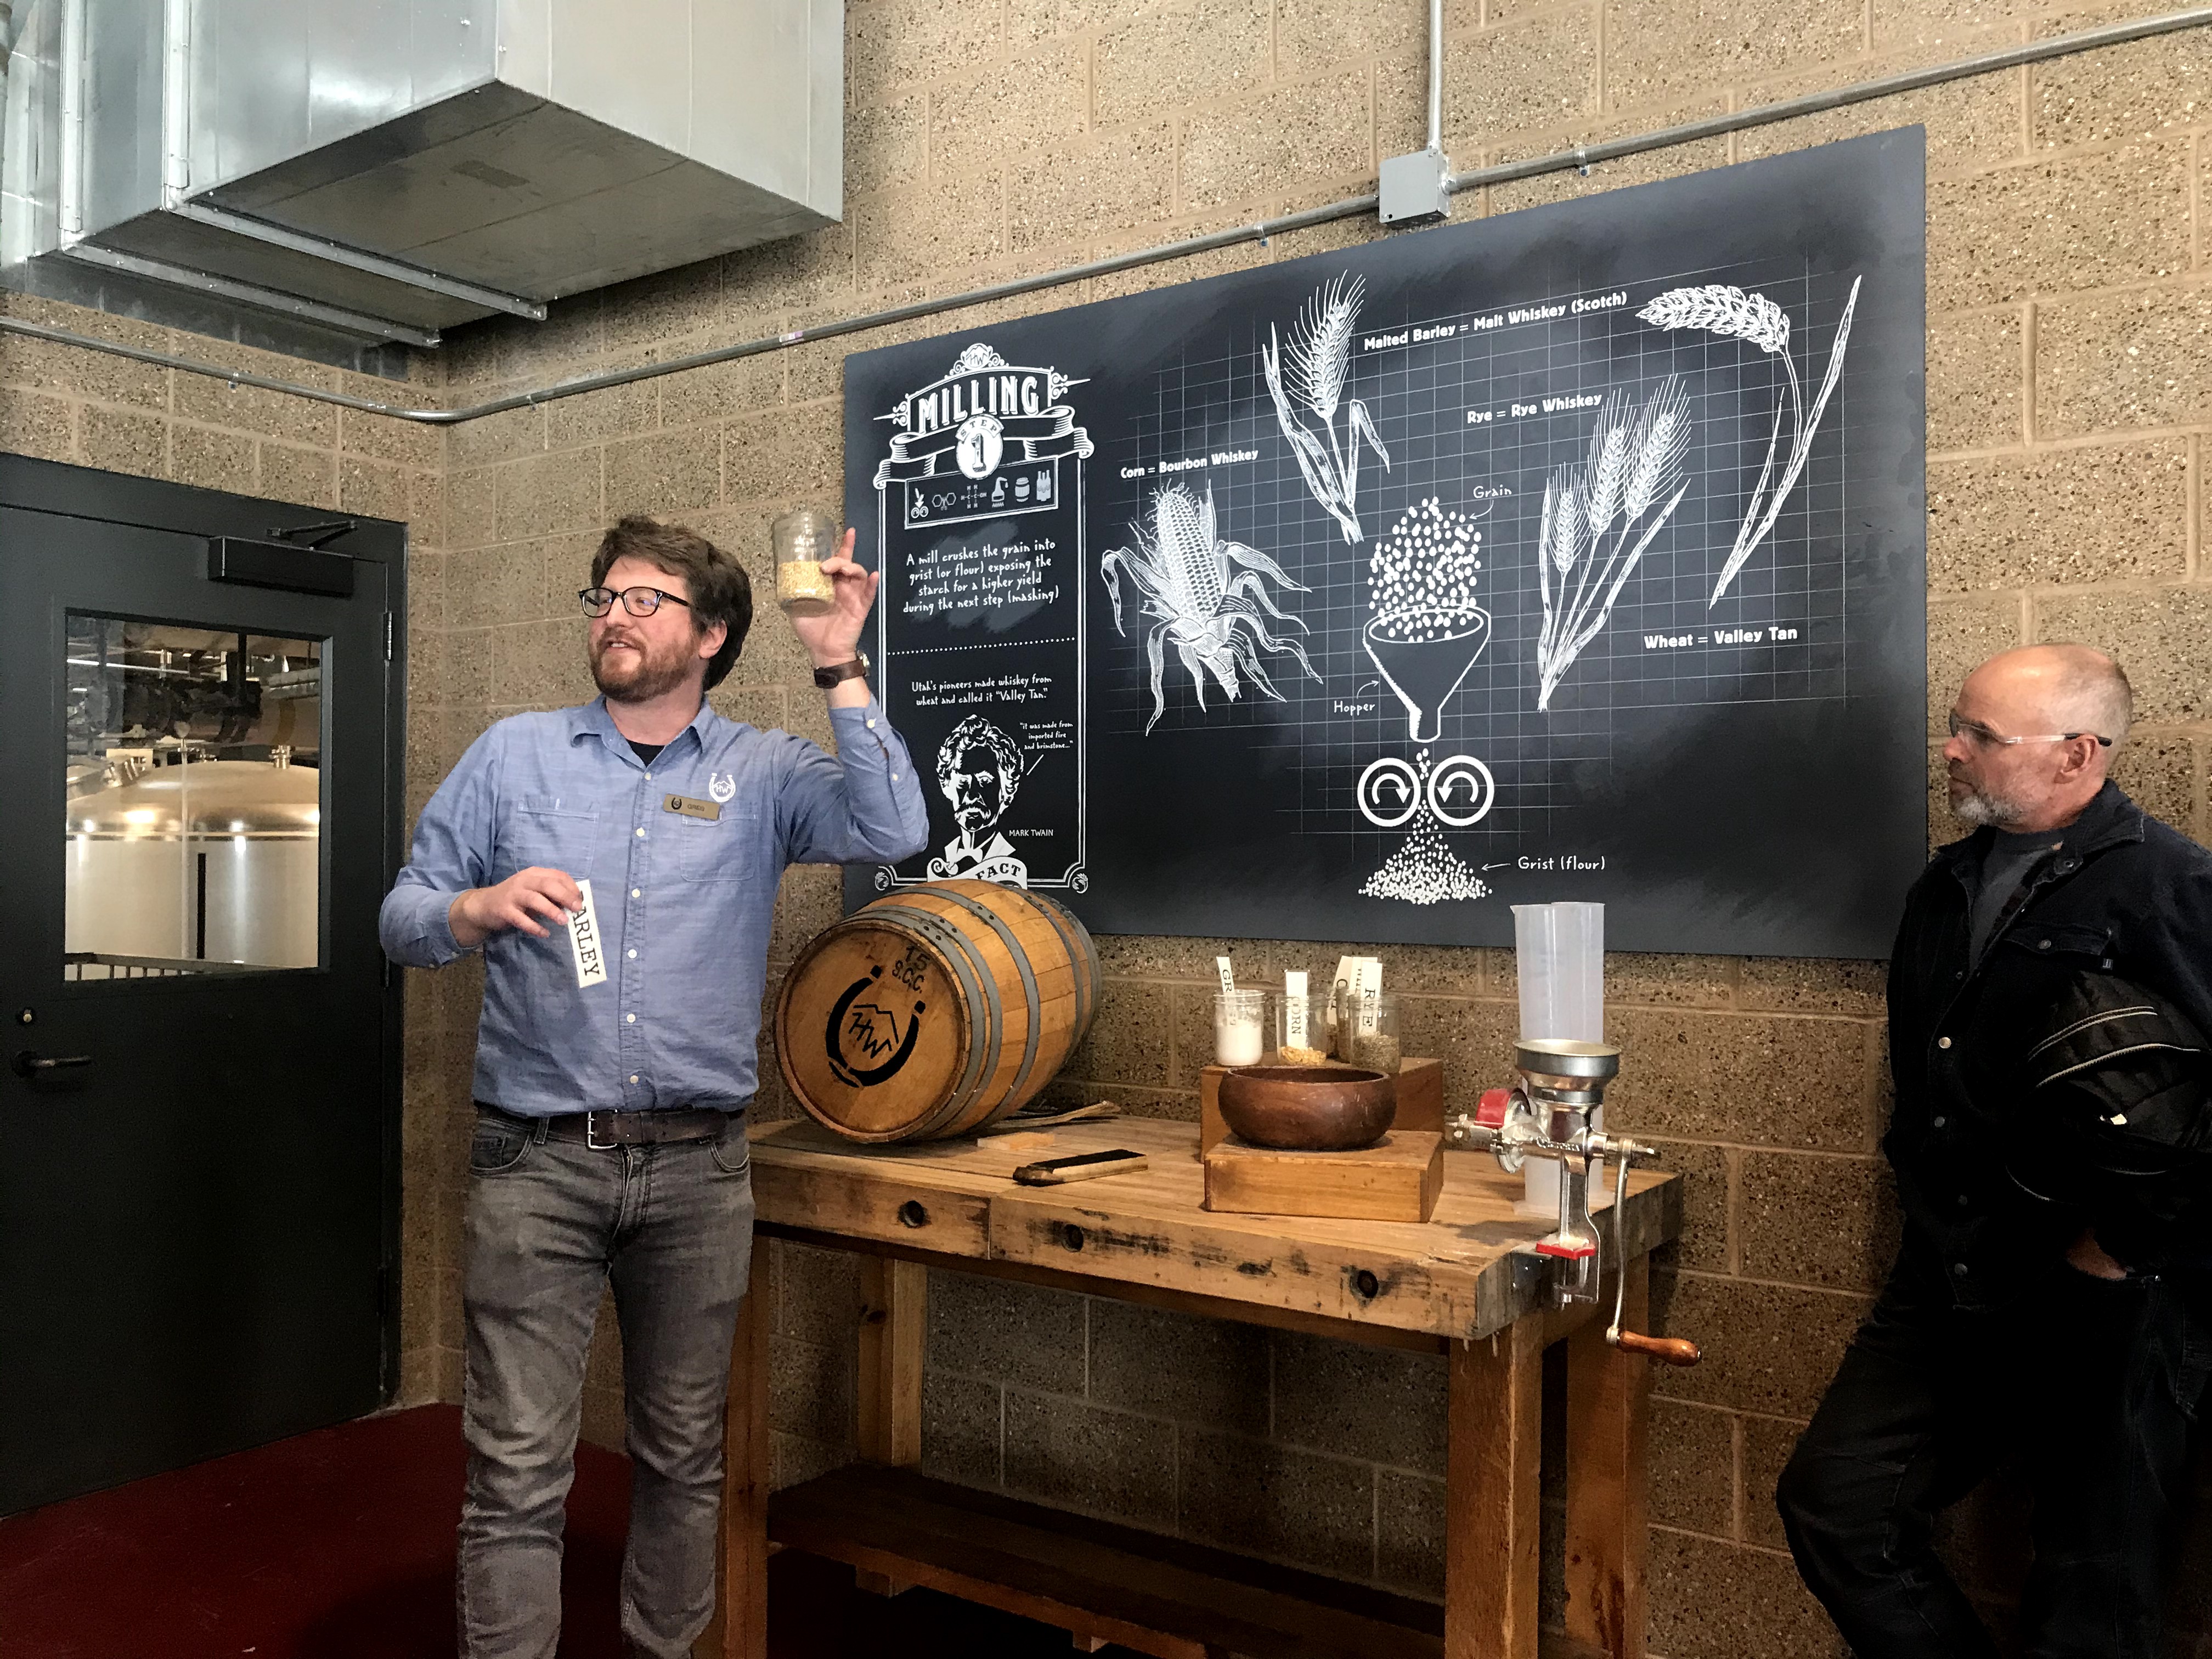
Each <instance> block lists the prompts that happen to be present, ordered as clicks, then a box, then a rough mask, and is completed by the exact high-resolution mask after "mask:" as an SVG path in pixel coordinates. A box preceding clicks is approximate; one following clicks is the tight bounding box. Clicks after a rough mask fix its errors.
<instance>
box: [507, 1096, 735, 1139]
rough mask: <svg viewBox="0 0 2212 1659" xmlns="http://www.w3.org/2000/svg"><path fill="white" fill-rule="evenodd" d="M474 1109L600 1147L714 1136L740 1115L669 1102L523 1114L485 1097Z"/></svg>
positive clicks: (556, 1136)
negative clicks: (648, 1108) (641, 1108)
mask: <svg viewBox="0 0 2212 1659" xmlns="http://www.w3.org/2000/svg"><path fill="white" fill-rule="evenodd" d="M477 1110H478V1111H480V1112H482V1113H483V1114H484V1115H486V1116H488V1117H495V1118H497V1119H498V1120H499V1121H501V1122H502V1123H511V1124H513V1126H514V1127H516V1128H518V1129H528V1130H531V1131H532V1132H535V1131H537V1130H538V1129H539V1128H540V1127H543V1128H544V1132H545V1138H546V1139H548V1140H579V1141H581V1142H582V1143H583V1144H584V1145H585V1146H591V1147H594V1148H597V1149H598V1150H599V1151H602V1152H605V1151H610V1150H611V1149H612V1148H614V1147H617V1146H656V1145H658V1144H659V1143H660V1142H662V1141H669V1140H714V1139H718V1138H720V1135H721V1133H722V1132H723V1131H724V1130H725V1129H726V1128H727V1127H729V1125H730V1121H731V1120H732V1118H734V1117H737V1116H738V1115H739V1114H738V1113H736V1112H725V1111H722V1110H720V1109H717V1108H715V1107H712V1106H671V1107H667V1108H664V1109H661V1110H659V1111H652V1112H564V1113H562V1114H561V1115H559V1116H557V1117H525V1116H524V1115H522V1114H521V1113H520V1112H510V1111H507V1110H505V1109H502V1108H501V1107H497V1106H494V1105H492V1104H491V1103H489V1102H488V1101H482V1100H480V1101H478V1102H477Z"/></svg>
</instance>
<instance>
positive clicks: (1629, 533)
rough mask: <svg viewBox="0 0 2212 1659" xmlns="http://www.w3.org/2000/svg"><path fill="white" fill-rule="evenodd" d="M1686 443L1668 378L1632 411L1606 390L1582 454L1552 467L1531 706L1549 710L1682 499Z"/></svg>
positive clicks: (1542, 531)
mask: <svg viewBox="0 0 2212 1659" xmlns="http://www.w3.org/2000/svg"><path fill="white" fill-rule="evenodd" d="M1689 447H1690V416H1689V399H1688V398H1686V396H1685V395H1684V393H1683V391H1682V384H1681V382H1680V380H1677V379H1676V378H1675V377H1674V375H1671V374H1670V375H1668V377H1667V378H1666V380H1663V381H1662V382H1661V383H1660V386H1659V389H1658V390H1657V391H1656V392H1653V393H1652V394H1651V396H1650V398H1649V399H1648V400H1647V401H1646V402H1645V403H1644V405H1643V406H1642V407H1641V408H1639V409H1638V410H1635V411H1634V412H1633V413H1631V412H1630V410H1629V409H1628V405H1627V403H1626V399H1625V398H1623V397H1622V396H1621V394H1620V392H1612V393H1610V394H1609V395H1608V396H1607V398H1606V400H1605V402H1604V403H1603V404H1601V405H1599V408H1598V412H1597V424H1596V426H1595V428H1592V430H1591V432H1590V441H1589V455H1588V458H1587V459H1584V460H1583V461H1581V462H1579V463H1577V462H1570V463H1568V464H1567V465H1565V466H1562V467H1560V468H1559V470H1558V471H1555V472H1554V473H1553V475H1552V477H1551V482H1550V483H1547V485H1546V486H1545V489H1544V508H1543V516H1542V518H1541V520H1540V522H1539V529H1538V532H1537V544H1536V581H1537V589H1538V592H1539V595H1540V597H1541V599H1542V601H1543V607H1544V622H1543V626H1542V628H1541V629H1540V630H1539V632H1538V634H1537V636H1536V677H1537V693H1536V707H1537V708H1550V707H1551V704H1552V693H1553V690H1555V689H1557V687H1558V685H1559V682H1560V680H1562V679H1563V678H1565V676H1566V672H1567V671H1568V669H1570V668H1571V667H1572V666H1573V665H1574V662H1575V659H1576V658H1577V657H1579V656H1581V655H1582V653H1583V647H1585V646H1587V645H1589V642H1590V641H1592V640H1594V639H1595V638H1596V637H1597V635H1598V632H1599V630H1600V629H1602V628H1604V626H1605V624H1606V623H1607V619H1608V618H1610V617H1612V615H1613V603H1614V601H1615V600H1617V599H1619V598H1620V590H1621V588H1622V586H1624V585H1625V584H1626V582H1627V580H1628V578H1629V576H1630V574H1632V572H1633V571H1634V570H1635V568H1636V567H1637V565H1638V562H1641V560H1642V559H1643V557H1644V550H1645V549H1646V548H1648V547H1650V545H1651V538H1653V537H1655V536H1656V535H1657V534H1658V533H1659V531H1660V528H1661V527H1662V526H1663V525H1665V524H1666V522H1667V521H1668V519H1670V518H1672V517H1673V516H1674V509H1675V507H1678V506H1680V504H1681V500H1682V497H1683V495H1685V494H1686V493H1687V492H1688V489H1689V485H1688V484H1686V483H1683V482H1682V459H1683V457H1684V456H1685V455H1686V454H1687V453H1689ZM1662 496H1663V497H1665V498H1666V499H1665V501H1664V502H1663V504H1662V501H1661V498H1662ZM1616 524H1617V526H1618V527H1617V528H1616ZM1639 525H1640V526H1642V528H1641V530H1640V531H1639V529H1638V526H1639Z"/></svg>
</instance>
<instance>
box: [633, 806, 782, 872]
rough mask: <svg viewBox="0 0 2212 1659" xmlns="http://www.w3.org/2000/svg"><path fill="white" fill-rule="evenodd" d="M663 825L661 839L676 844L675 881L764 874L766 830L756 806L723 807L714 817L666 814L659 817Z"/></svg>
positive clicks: (676, 813)
mask: <svg viewBox="0 0 2212 1659" xmlns="http://www.w3.org/2000/svg"><path fill="white" fill-rule="evenodd" d="M662 822H663V823H665V824H666V826H667V827H666V829H664V830H663V831H662V834H663V836H665V838H666V839H667V840H669V841H672V842H674V843H675V847H676V858H675V866H676V877H677V879H678V880H679V881H682V882H685V883H700V884H708V883H721V882H732V881H750V880H753V879H756V878H759V877H760V876H761V875H762V874H763V868H764V865H765V861H766V858H767V840H766V835H767V831H766V827H765V823H764V822H763V817H762V815H761V811H760V809H759V808H758V807H757V806H755V807H751V808H747V807H744V806H739V805H733V804H726V805H724V806H723V808H722V815H721V816H720V817H716V818H695V817H690V815H689V814H687V813H678V812H669V813H665V814H663V815H662ZM779 873H780V872H779Z"/></svg>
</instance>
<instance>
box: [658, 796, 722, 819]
mask: <svg viewBox="0 0 2212 1659" xmlns="http://www.w3.org/2000/svg"><path fill="white" fill-rule="evenodd" d="M660 807H661V811H664V812H681V813H682V814H684V817H687V818H704V819H706V820H707V822H708V823H714V822H715V821H716V820H717V819H719V818H720V817H721V816H722V807H721V803H720V802H719V801H711V800H693V799H691V798H690V796H689V795H671V796H669V797H668V798H667V799H665V800H664V801H662V802H661V803H660Z"/></svg>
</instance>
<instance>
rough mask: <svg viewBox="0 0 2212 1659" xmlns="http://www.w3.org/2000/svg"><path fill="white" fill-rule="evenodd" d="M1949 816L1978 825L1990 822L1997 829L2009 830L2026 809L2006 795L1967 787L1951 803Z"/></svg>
mask: <svg viewBox="0 0 2212 1659" xmlns="http://www.w3.org/2000/svg"><path fill="white" fill-rule="evenodd" d="M1951 816H1952V817H1954V818H1956V819H1958V820H1959V822H1960V823H1971V824H1974V825H1976V826H1980V825H1982V824H1990V825H1992V826H1994V827H1995V828H1996V829H2010V828H2011V827H2012V826H2013V825H2014V824H2015V823H2019V822H2020V821H2021V819H2023V818H2025V817H2027V809H2026V808H2025V807H2023V806H2022V805H2021V804H2020V803H2019V802H2018V801H2016V800H2013V799H2009V798H2008V797H2007V796H2004V795H1999V794H1993V793H1990V792H1989V791H1987V790H1984V789H1969V790H1968V791H1967V792H1966V794H1964V795H1963V796H1961V797H1960V798H1959V799H1956V800H1954V801H1953V802H1952V803H1951Z"/></svg>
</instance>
